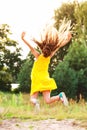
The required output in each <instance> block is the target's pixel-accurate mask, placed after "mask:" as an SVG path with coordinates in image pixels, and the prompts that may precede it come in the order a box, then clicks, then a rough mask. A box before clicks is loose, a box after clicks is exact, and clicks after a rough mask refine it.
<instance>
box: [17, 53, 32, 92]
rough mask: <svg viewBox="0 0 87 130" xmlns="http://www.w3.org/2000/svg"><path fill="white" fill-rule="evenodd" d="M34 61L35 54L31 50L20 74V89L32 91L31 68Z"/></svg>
mask: <svg viewBox="0 0 87 130" xmlns="http://www.w3.org/2000/svg"><path fill="white" fill-rule="evenodd" d="M33 62H34V56H33V55H32V54H31V52H29V55H28V57H27V59H26V60H25V62H24V63H23V64H22V67H21V69H20V72H19V74H18V83H19V84H20V87H19V91H21V92H28V93H29V92H30V89H31V70H32V66H33Z"/></svg>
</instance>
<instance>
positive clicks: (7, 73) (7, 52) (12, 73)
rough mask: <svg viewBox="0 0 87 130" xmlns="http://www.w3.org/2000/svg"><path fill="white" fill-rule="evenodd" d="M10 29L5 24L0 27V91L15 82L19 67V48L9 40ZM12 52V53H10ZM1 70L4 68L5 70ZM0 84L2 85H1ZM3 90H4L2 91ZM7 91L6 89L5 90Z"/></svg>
mask: <svg viewBox="0 0 87 130" xmlns="http://www.w3.org/2000/svg"><path fill="white" fill-rule="evenodd" d="M11 34H12V33H11V32H10V27H9V25H7V24H2V25H0V77H2V76H4V77H8V78H5V79H4V78H0V90H1V88H3V87H7V86H8V84H10V83H11V82H16V79H17V73H18V72H19V70H20V67H21V63H22V60H21V57H20V56H21V53H20V50H21V48H20V47H18V43H17V42H16V41H14V40H11V39H10V38H9V35H11ZM12 50H14V51H12ZM3 68H6V69H5V70H4V69H3ZM2 83H3V84H4V85H2ZM3 90H5V89H3ZM6 90H7V89H6Z"/></svg>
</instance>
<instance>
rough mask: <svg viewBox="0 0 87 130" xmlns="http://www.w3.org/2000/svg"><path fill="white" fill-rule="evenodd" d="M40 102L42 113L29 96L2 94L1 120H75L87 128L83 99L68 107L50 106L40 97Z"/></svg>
mask: <svg viewBox="0 0 87 130" xmlns="http://www.w3.org/2000/svg"><path fill="white" fill-rule="evenodd" d="M39 102H40V111H39V112H38V111H36V110H35V108H34V106H33V105H32V104H31V103H30V101H29V94H22V93H20V94H11V93H2V92H0V119H1V120H3V119H9V118H20V119H23V120H24V119H32V120H44V119H56V120H64V119H75V120H76V121H81V124H80V125H81V126H83V127H85V128H87V103H86V101H84V99H81V100H80V102H79V103H76V101H74V100H70V101H69V106H68V107H65V106H64V105H63V104H62V103H61V102H55V103H52V104H50V105H48V104H46V103H45V102H44V100H43V97H42V96H40V97H39Z"/></svg>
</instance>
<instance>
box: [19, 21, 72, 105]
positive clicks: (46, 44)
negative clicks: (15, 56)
mask: <svg viewBox="0 0 87 130" xmlns="http://www.w3.org/2000/svg"><path fill="white" fill-rule="evenodd" d="M69 29H70V22H67V23H66V24H65V23H63V24H62V25H61V26H60V28H59V31H57V30H56V29H55V28H54V27H50V26H47V27H46V28H45V30H44V31H43V33H42V34H41V40H40V41H37V40H36V39H35V38H33V39H32V40H33V41H34V42H35V43H36V44H37V45H38V46H39V48H40V49H41V54H40V53H39V52H37V51H36V49H35V48H33V47H32V46H31V45H30V44H29V43H28V42H27V41H26V40H25V34H26V33H25V32H22V34H21V38H22V40H23V41H24V43H25V44H27V46H28V47H29V48H30V50H31V52H32V54H33V55H34V56H35V59H36V60H35V62H34V65H33V68H32V72H31V81H32V83H31V98H30V101H31V102H32V103H33V104H34V105H35V106H38V100H37V97H38V93H39V92H42V94H43V98H44V100H45V102H46V103H47V104H50V103H52V102H55V101H58V100H61V101H62V102H63V104H64V105H66V106H67V105H68V101H67V98H66V96H65V93H64V92H61V93H60V94H59V95H57V96H53V97H50V92H51V90H54V89H56V88H57V86H56V83H55V81H54V79H53V78H50V76H49V73H48V67H49V63H50V59H51V58H52V57H53V55H54V54H55V52H56V51H57V50H58V49H60V48H61V47H63V46H64V45H66V44H67V43H68V42H69V41H70V39H71V33H70V32H69Z"/></svg>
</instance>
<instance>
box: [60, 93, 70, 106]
mask: <svg viewBox="0 0 87 130" xmlns="http://www.w3.org/2000/svg"><path fill="white" fill-rule="evenodd" d="M59 97H60V99H61V100H62V102H63V104H64V105H65V106H68V100H67V97H66V95H65V93H64V92H61V93H60V94H59Z"/></svg>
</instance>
